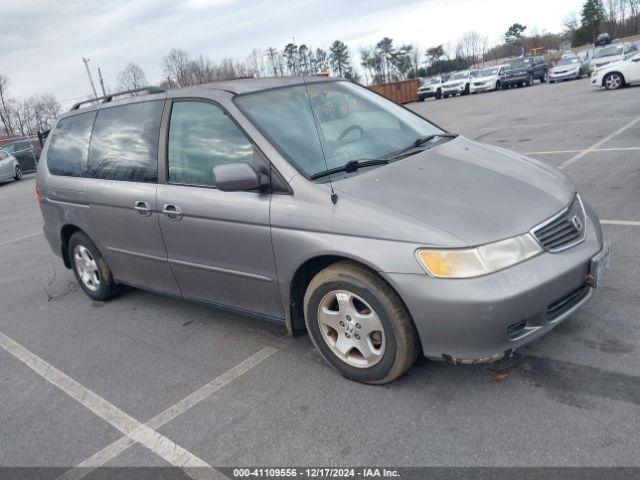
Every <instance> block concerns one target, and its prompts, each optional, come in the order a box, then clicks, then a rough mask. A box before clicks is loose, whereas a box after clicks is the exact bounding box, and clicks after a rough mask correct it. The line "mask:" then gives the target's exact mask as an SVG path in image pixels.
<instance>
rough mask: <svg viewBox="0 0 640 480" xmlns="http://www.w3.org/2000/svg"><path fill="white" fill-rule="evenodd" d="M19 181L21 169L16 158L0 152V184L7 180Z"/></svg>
mask: <svg viewBox="0 0 640 480" xmlns="http://www.w3.org/2000/svg"><path fill="white" fill-rule="evenodd" d="M11 178H13V179H14V180H16V181H17V180H20V179H21V178H22V168H20V164H19V163H18V160H16V157H14V156H13V155H9V154H8V153H7V152H5V151H3V150H0V182H4V181H5V180H9V179H11Z"/></svg>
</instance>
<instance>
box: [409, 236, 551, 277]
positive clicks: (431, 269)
mask: <svg viewBox="0 0 640 480" xmlns="http://www.w3.org/2000/svg"><path fill="white" fill-rule="evenodd" d="M541 252H542V247H541V246H540V244H539V243H538V242H537V241H536V239H535V238H533V236H532V235H531V234H530V233H525V234H524V235H520V236H518V237H513V238H508V239H507V240H500V241H499V242H495V243H489V244H487V245H482V246H480V247H476V248H469V249H461V250H440V249H427V248H425V249H420V250H418V251H417V252H416V256H417V258H418V261H419V262H420V264H421V265H422V266H423V267H424V268H425V270H426V271H427V273H428V274H429V275H431V276H433V277H438V278H471V277H479V276H481V275H487V274H489V273H492V272H497V271H498V270H502V269H503V268H507V267H510V266H512V265H515V264H517V263H520V262H522V261H524V260H526V259H528V258H531V257H534V256H536V255H538V254H539V253H541Z"/></svg>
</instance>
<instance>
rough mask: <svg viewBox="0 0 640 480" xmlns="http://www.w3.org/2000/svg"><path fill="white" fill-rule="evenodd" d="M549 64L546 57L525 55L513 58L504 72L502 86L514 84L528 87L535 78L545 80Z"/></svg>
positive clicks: (507, 86)
mask: <svg viewBox="0 0 640 480" xmlns="http://www.w3.org/2000/svg"><path fill="white" fill-rule="evenodd" d="M548 69H549V66H548V65H547V61H546V60H545V59H544V57H524V58H515V59H513V60H511V61H510V62H509V64H508V67H507V68H506V69H505V70H504V72H503V74H502V75H503V77H502V79H501V81H500V83H501V85H502V88H509V87H512V86H518V87H522V86H523V85H526V86H527V87H529V86H531V85H533V82H534V80H536V79H537V80H540V81H541V82H545V81H546V80H547V72H548Z"/></svg>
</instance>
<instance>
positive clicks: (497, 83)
mask: <svg viewBox="0 0 640 480" xmlns="http://www.w3.org/2000/svg"><path fill="white" fill-rule="evenodd" d="M501 89H502V87H501V86H500V81H499V80H498V81H497V82H496V88H495V89H494V90H496V91H498V90H501Z"/></svg>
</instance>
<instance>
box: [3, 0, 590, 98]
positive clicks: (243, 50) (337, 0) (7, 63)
mask: <svg viewBox="0 0 640 480" xmlns="http://www.w3.org/2000/svg"><path fill="white" fill-rule="evenodd" d="M581 4H582V0H535V1H530V0H420V1H418V0H295V1H293V0H130V1H115V0H54V1H47V0H39V1H36V0H0V73H2V74H4V75H6V76H8V77H9V79H10V82H11V83H10V93H11V94H12V95H13V96H16V97H22V96H28V95H32V94H35V93H45V92H51V93H53V94H55V95H56V96H57V97H58V99H59V100H60V101H61V103H63V105H65V106H67V105H69V104H70V103H72V102H73V101H74V100H77V99H81V98H84V97H86V95H88V94H89V93H90V91H91V90H90V85H89V82H88V80H87V75H86V72H85V70H84V65H83V64H82V60H81V57H82V56H86V57H88V58H90V60H91V61H90V64H89V65H90V67H91V70H92V73H93V74H94V80H96V78H95V77H97V73H96V71H97V68H98V67H100V68H101V69H102V72H103V75H104V78H105V83H106V84H107V85H108V86H111V87H116V86H117V81H116V76H117V74H118V72H119V71H120V70H121V69H122V68H123V67H124V66H125V64H126V63H127V62H129V61H132V62H135V63H137V64H138V65H140V66H141V67H142V69H143V70H144V71H145V73H146V75H147V78H148V79H149V81H150V82H152V83H157V82H158V81H159V79H160V76H161V69H160V61H161V58H162V56H163V55H165V54H166V53H167V52H168V51H169V49H171V48H181V49H184V50H186V51H187V52H189V53H191V54H194V55H197V54H200V53H202V54H206V55H208V56H210V57H212V58H213V59H214V60H220V59H221V58H224V57H235V58H238V59H244V58H245V57H246V56H247V55H248V54H249V53H250V52H251V50H253V49H254V48H259V49H261V50H262V49H264V48H265V47H267V46H273V47H277V48H279V49H282V47H283V46H284V45H285V44H286V43H288V42H289V41H291V38H292V37H295V39H296V42H297V43H305V44H307V45H310V46H312V47H327V46H328V45H329V43H330V42H332V41H333V40H336V39H340V40H343V41H344V42H346V43H347V44H348V45H349V47H350V49H351V51H352V54H353V53H356V52H357V50H358V48H359V47H361V46H366V45H370V44H373V43H375V42H377V41H378V40H379V39H380V38H382V37H384V36H389V37H391V38H393V39H394V42H396V43H398V44H399V43H418V44H419V45H420V46H421V47H422V48H426V47H429V46H433V45H437V44H439V43H444V44H447V43H448V44H449V46H450V48H453V47H454V46H455V42H456V40H457V39H458V38H459V37H460V36H461V35H462V34H463V33H464V32H466V31H469V30H476V31H478V32H480V33H481V34H483V35H486V36H488V37H489V39H490V41H491V42H492V43H493V42H498V41H499V40H500V37H501V35H502V34H503V33H504V31H505V30H506V29H507V28H508V26H509V25H511V24H512V23H513V22H520V23H524V24H526V25H527V27H528V29H527V31H528V32H531V31H532V30H534V29H537V30H538V31H539V32H541V33H542V32H543V31H544V30H547V31H552V32H553V31H559V30H560V29H561V28H562V22H563V20H564V19H565V17H566V16H567V15H568V14H570V13H572V12H577V11H579V9H580V6H581ZM96 87H97V85H96Z"/></svg>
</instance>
